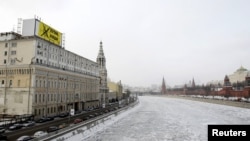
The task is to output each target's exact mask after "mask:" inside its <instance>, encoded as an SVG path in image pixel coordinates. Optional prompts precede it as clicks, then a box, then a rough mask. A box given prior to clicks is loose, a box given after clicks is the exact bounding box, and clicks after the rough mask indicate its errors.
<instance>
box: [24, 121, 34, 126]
mask: <svg viewBox="0 0 250 141" xmlns="http://www.w3.org/2000/svg"><path fill="white" fill-rule="evenodd" d="M34 125H35V122H34V121H28V122H26V123H23V127H30V126H34Z"/></svg>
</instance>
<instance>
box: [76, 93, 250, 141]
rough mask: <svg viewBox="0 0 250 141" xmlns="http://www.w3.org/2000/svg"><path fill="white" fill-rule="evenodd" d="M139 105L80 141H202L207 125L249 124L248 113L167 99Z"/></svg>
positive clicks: (147, 98)
mask: <svg viewBox="0 0 250 141" xmlns="http://www.w3.org/2000/svg"><path fill="white" fill-rule="evenodd" d="M139 100H140V104H139V105H138V106H136V107H135V108H133V109H131V110H129V111H127V112H125V113H123V114H121V115H120V116H118V117H115V118H117V119H114V122H113V123H112V124H110V125H108V126H106V127H105V128H103V129H102V130H97V131H96V132H95V133H93V135H91V136H89V137H88V138H86V139H80V138H79V140H83V141H204V140H207V125H208V124H250V110H249V109H244V108H237V107H231V106H224V105H218V104H211V103H203V102H198V101H191V100H184V99H175V98H167V97H153V96H143V97H139Z"/></svg>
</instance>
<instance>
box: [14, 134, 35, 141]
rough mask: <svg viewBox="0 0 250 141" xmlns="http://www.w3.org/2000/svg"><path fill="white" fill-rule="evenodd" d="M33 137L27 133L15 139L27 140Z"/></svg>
mask: <svg viewBox="0 0 250 141" xmlns="http://www.w3.org/2000/svg"><path fill="white" fill-rule="evenodd" d="M32 139H33V137H32V136H28V135H24V136H21V137H19V138H18V139H17V141H28V140H32Z"/></svg>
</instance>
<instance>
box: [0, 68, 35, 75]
mask: <svg viewBox="0 0 250 141" xmlns="http://www.w3.org/2000/svg"><path fill="white" fill-rule="evenodd" d="M30 71H31V70H30V69H9V70H6V69H0V75H6V73H7V74H30Z"/></svg>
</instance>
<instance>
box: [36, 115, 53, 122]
mask: <svg viewBox="0 0 250 141" xmlns="http://www.w3.org/2000/svg"><path fill="white" fill-rule="evenodd" d="M51 120H54V117H52V116H49V117H41V118H40V119H38V120H37V121H36V122H37V123H43V122H47V121H51Z"/></svg>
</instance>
